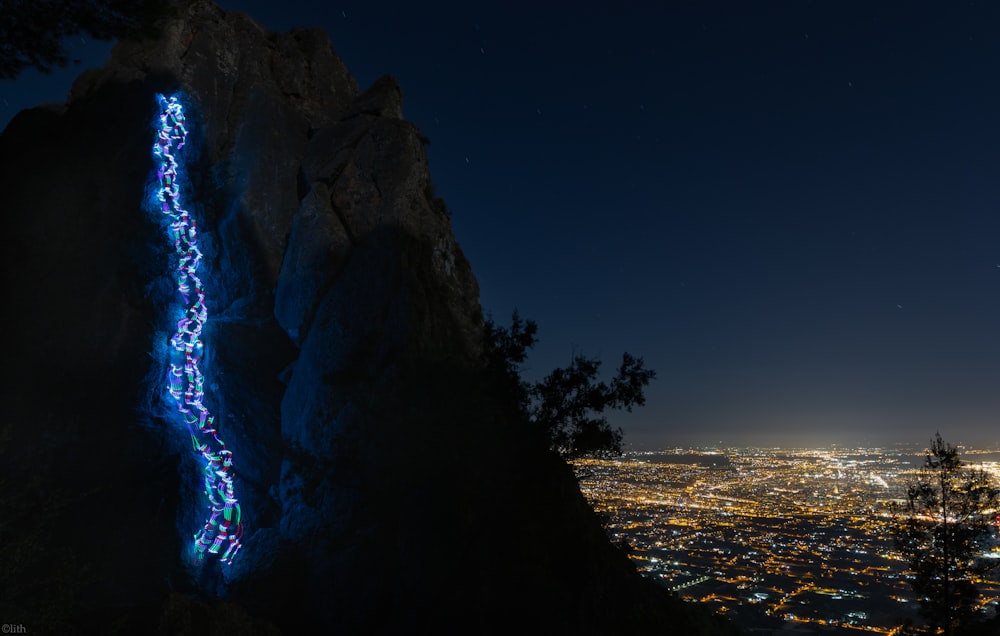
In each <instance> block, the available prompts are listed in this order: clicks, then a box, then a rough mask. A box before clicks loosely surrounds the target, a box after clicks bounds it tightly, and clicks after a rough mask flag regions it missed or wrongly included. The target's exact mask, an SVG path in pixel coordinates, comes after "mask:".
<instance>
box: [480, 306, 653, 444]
mask: <svg viewBox="0 0 1000 636" xmlns="http://www.w3.org/2000/svg"><path fill="white" fill-rule="evenodd" d="M537 331H538V326H537V325H536V324H535V323H534V322H533V321H530V320H528V321H523V320H521V318H520V316H519V315H518V313H517V311H515V312H514V314H513V316H512V320H511V327H510V328H509V329H507V328H504V327H498V326H497V325H496V324H494V323H493V321H492V320H487V321H486V329H485V339H486V342H485V344H484V347H483V349H484V352H485V355H486V360H487V365H488V366H489V367H490V368H492V369H494V370H495V372H497V373H498V374H500V376H501V377H502V378H503V380H504V381H505V382H506V383H507V384H508V388H509V390H510V391H511V392H512V394H513V395H514V396H515V400H516V401H517V404H518V407H519V408H520V410H521V411H522V413H523V415H524V416H525V417H526V418H527V419H528V420H529V421H531V422H532V423H534V424H536V425H537V426H538V427H539V429H540V430H541V431H542V432H543V433H544V434H545V436H546V438H547V439H548V441H549V446H550V448H552V450H554V451H556V452H558V453H559V454H560V455H562V456H563V457H566V458H575V457H594V456H609V455H619V454H621V450H622V446H621V445H622V430H621V429H620V428H611V426H610V425H609V424H608V420H607V418H606V417H605V416H604V413H605V412H606V411H608V410H612V409H614V410H617V409H624V410H626V411H631V410H632V407H634V406H642V405H644V404H645V403H646V398H645V395H644V393H643V390H644V389H645V387H646V386H647V385H648V384H649V382H650V381H651V380H653V379H654V378H655V377H656V372H655V371H653V370H652V369H647V368H645V364H644V362H643V359H642V358H637V357H635V356H632V355H631V354H629V353H628V352H625V353H623V354H622V362H621V364H620V365H619V367H618V371H617V374H616V375H615V377H614V378H613V379H612V380H611V382H610V383H607V382H603V381H600V380H599V379H598V374H599V372H600V368H601V361H600V360H598V359H596V358H588V357H586V356H582V355H576V356H574V357H573V359H572V361H571V362H570V365H569V366H567V367H562V368H557V369H554V370H552V372H550V373H549V374H548V375H547V376H545V377H544V378H543V379H542V380H540V381H538V382H534V383H529V382H525V381H524V380H523V378H522V377H521V364H522V363H523V362H524V361H525V360H526V359H527V351H528V349H530V348H531V347H532V346H533V345H534V344H535V343H536V342H537V338H536V337H535V334H536V333H537Z"/></svg>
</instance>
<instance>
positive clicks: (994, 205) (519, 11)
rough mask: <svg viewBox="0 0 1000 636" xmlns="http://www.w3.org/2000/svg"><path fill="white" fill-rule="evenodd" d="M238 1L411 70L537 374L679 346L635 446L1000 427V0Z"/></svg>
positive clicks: (414, 113)
mask: <svg viewBox="0 0 1000 636" xmlns="http://www.w3.org/2000/svg"><path fill="white" fill-rule="evenodd" d="M219 4H220V5H222V6H223V7H225V8H227V9H238V10H242V11H245V12H247V13H248V14H250V15H251V16H253V17H254V18H255V19H257V20H258V21H259V22H261V23H262V24H263V25H264V26H266V27H268V28H271V29H278V30H283V29H286V28H289V27H292V26H307V27H321V28H323V29H325V30H326V31H327V32H328V33H329V34H330V37H331V39H332V41H333V46H334V48H335V50H336V51H337V53H338V54H339V55H340V56H341V58H342V59H343V60H344V61H345V63H346V64H347V66H348V68H349V69H350V70H351V72H352V73H353V74H354V76H355V77H356V78H357V79H358V83H359V84H360V86H361V87H362V89H363V88H366V87H367V86H368V85H370V84H371V83H372V82H373V81H374V80H375V79H376V78H377V77H379V76H380V75H382V74H392V75H394V76H395V77H396V78H397V79H398V80H399V82H400V84H401V86H402V89H403V95H404V103H403V107H404V114H405V116H406V117H407V118H408V119H410V120H411V121H413V122H415V123H416V124H417V126H419V128H420V129H421V130H422V132H423V133H424V134H425V135H426V136H427V137H429V138H430V139H431V145H430V146H429V148H428V153H429V157H430V165H431V173H432V177H433V180H434V183H435V186H436V191H437V194H438V195H439V196H442V197H443V198H444V199H445V200H446V202H447V205H448V207H449V209H450V210H451V212H452V214H453V217H452V221H453V224H454V228H455V232H456V235H457V237H458V240H459V242H460V244H461V245H462V248H463V250H464V251H465V253H466V256H468V258H469V260H470V261H471V263H472V267H473V271H474V272H475V274H476V276H477V278H478V280H479V284H480V288H481V294H482V296H481V297H482V303H483V307H484V309H485V310H486V311H487V312H489V313H491V314H492V315H493V317H494V318H495V319H496V320H497V322H500V323H508V322H509V316H510V313H511V311H512V310H513V309H514V308H515V307H516V308H518V309H519V311H520V313H521V315H522V316H523V317H526V318H531V319H534V320H536V321H537V322H538V324H539V336H540V339H541V341H540V343H539V344H538V345H537V347H536V349H535V352H534V355H532V357H531V358H530V360H529V364H528V369H527V374H528V376H529V377H538V376H540V375H542V374H544V373H545V372H547V371H548V370H549V369H551V368H552V367H554V366H557V365H565V364H567V363H568V362H569V361H570V358H571V356H572V355H573V354H574V353H582V354H585V355H591V356H599V357H601V358H602V359H603V360H605V366H606V367H607V370H608V371H609V372H610V371H611V368H612V367H613V366H614V365H615V364H616V363H617V362H618V360H619V356H620V354H621V352H622V351H623V350H627V351H629V352H631V353H633V354H636V355H641V356H643V357H644V358H645V360H646V362H647V364H648V366H650V367H652V368H654V369H656V371H657V373H658V378H657V380H656V381H655V382H654V383H653V384H652V385H651V386H650V387H649V390H648V394H647V397H648V401H647V405H646V406H645V407H644V408H641V409H639V410H637V411H636V412H634V413H632V414H625V415H623V416H621V417H617V416H616V417H613V418H612V422H613V423H614V424H615V425H620V426H622V427H623V428H624V429H625V433H626V437H625V441H626V445H627V446H629V447H632V448H659V447H667V446H674V445H692V444H696V445H718V444H722V445H733V444H755V445H779V444H780V445H788V446H801V445H818V444H830V443H838V444H841V445H848V446H857V445H865V444H886V443H892V442H903V443H914V444H926V443H927V442H928V440H929V439H930V437H931V436H932V435H933V434H934V432H935V431H936V430H940V431H941V433H942V435H943V436H944V437H945V439H946V440H948V441H953V442H958V443H965V444H974V445H979V446H984V445H988V446H1000V426H998V423H1000V3H995V2H987V1H980V2H974V3H958V2H945V1H940V2H844V1H843V0H836V1H832V0H831V1H815V2H807V1H792V0H788V1H785V2H771V1H768V2H764V1H761V2H753V3H748V2H735V1H733V2H680V1H678V2H669V3H667V2H664V3H653V2H635V3H621V2H614V3H611V2H607V3H594V2H584V1H574V2H560V3H556V2H545V3H540V4H543V5H544V8H538V7H536V6H533V4H535V3H527V2H503V3H500V2H497V3H488V4H487V3H475V4H474V3H453V4H450V5H449V4H445V3H433V2H427V3H413V2H405V3H403V2H400V3H396V2H382V3H369V2H343V3H339V4H338V3H328V4H327V6H324V7H319V6H316V3H315V2H314V0H283V1H282V2H270V1H264V0H257V1H250V0H247V1H239V0H230V1H221V2H219ZM612 4H613V5H615V8H609V7H611V5H612ZM656 4H662V5H667V6H668V7H669V8H660V9H655V8H651V7H652V6H653V5H656ZM745 5H754V6H753V7H747V6H745ZM623 7H624V8H623ZM108 50H109V47H107V46H105V45H101V44H96V43H83V42H81V41H77V42H75V43H74V52H75V54H76V55H78V56H79V57H81V58H82V59H83V60H84V63H83V65H82V66H81V67H75V68H73V69H70V70H68V71H66V72H63V73H57V74H55V75H53V76H52V77H49V78H39V77H38V76H37V75H36V74H27V75H25V76H24V77H22V78H21V79H19V80H17V81H16V82H0V124H4V125H5V124H6V122H7V121H8V120H9V119H10V117H12V116H13V115H14V114H15V113H16V112H17V110H19V109H20V108H23V107H26V106H29V105H33V104H36V103H41V102H47V101H62V100H63V99H64V97H65V94H66V92H67V91H68V88H69V84H70V81H71V78H72V77H74V76H75V75H76V74H77V73H78V72H79V71H80V70H81V69H82V68H83V67H86V66H94V65H99V64H100V63H101V62H103V61H104V59H106V57H107V54H108Z"/></svg>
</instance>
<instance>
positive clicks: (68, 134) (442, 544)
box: [0, 0, 731, 634]
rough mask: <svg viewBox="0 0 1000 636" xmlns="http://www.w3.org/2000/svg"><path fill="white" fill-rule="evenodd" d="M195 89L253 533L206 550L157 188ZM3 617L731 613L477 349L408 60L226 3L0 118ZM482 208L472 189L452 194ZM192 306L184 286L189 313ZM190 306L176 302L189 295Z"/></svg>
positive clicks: (226, 431)
mask: <svg viewBox="0 0 1000 636" xmlns="http://www.w3.org/2000/svg"><path fill="white" fill-rule="evenodd" d="M158 93H165V94H175V93H176V94H179V95H181V96H182V99H183V101H184V103H185V104H186V105H187V106H188V117H189V128H190V131H191V132H190V143H189V147H187V148H186V149H185V157H186V161H188V163H189V165H190V168H189V173H188V177H187V183H186V189H185V196H186V198H187V200H188V201H189V202H190V203H189V204H190V206H191V209H192V210H193V211H194V212H195V213H196V215H197V216H198V218H199V223H200V231H201V236H202V250H203V251H204V253H205V261H204V267H205V270H204V274H203V278H204V281H205V288H206V293H207V296H208V312H209V322H208V323H207V326H206V333H205V341H206V343H207V345H206V354H205V358H204V370H205V373H206V392H207V394H208V396H209V397H208V400H209V402H210V404H211V407H212V409H213V411H214V412H215V414H216V415H217V416H218V420H219V429H220V433H221V435H222V436H223V437H224V438H225V440H226V442H227V444H228V446H229V448H231V449H232V451H233V455H234V468H235V474H236V492H237V495H238V497H239V498H240V502H241V504H242V510H243V522H244V526H245V531H246V534H245V536H244V547H243V549H242V551H241V552H240V554H239V556H238V557H237V559H236V560H235V562H234V563H233V564H232V565H228V566H227V565H223V564H220V563H218V562H217V561H212V560H211V559H210V560H209V561H208V562H206V563H203V564H201V565H198V566H195V565H193V564H192V563H191V560H190V554H191V545H190V544H191V540H190V537H191V536H192V534H193V533H194V532H195V531H196V530H197V529H198V527H199V526H200V524H202V523H203V520H204V498H203V495H202V493H201V484H200V477H199V474H200V473H199V471H200V469H201V468H200V465H199V463H198V457H197V456H196V454H195V453H193V452H192V450H191V445H190V444H191V443H190V439H189V438H188V437H187V434H186V433H185V432H184V431H182V430H180V429H179V428H178V427H177V426H176V423H175V422H174V421H173V420H172V419H171V417H170V416H169V407H170V405H169V404H168V403H167V399H166V396H165V391H164V374H165V366H164V365H165V362H164V359H163V356H162V351H163V348H164V344H163V343H164V342H165V340H166V338H168V337H169V334H170V332H171V330H172V329H173V325H172V322H171V317H172V316H174V313H175V307H176V298H175V296H176V293H175V292H174V291H173V289H172V285H173V284H174V281H173V280H172V279H171V276H170V274H169V272H170V259H171V255H172V252H171V250H170V246H169V243H168V242H167V241H166V239H165V234H164V227H163V225H162V224H161V223H160V222H159V221H158V220H157V219H156V218H155V216H154V215H153V214H151V213H150V211H149V210H148V206H145V205H144V201H147V200H148V196H149V188H150V184H151V180H154V179H155V176H154V173H153V169H154V168H153V166H154V162H153V158H152V156H151V148H152V142H153V136H154V134H155V131H154V127H153V124H152V122H153V118H154V116H155V114H156V108H157V105H156V99H155V96H156V94H158ZM0 198H2V201H3V204H2V208H0V209H2V214H3V221H4V225H5V226H6V228H7V232H6V233H5V238H6V241H5V249H4V252H3V267H4V272H5V282H6V292H7V294H6V296H7V304H6V306H7V308H8V309H7V311H6V312H5V314H6V316H5V317H6V322H7V325H8V326H7V328H6V329H5V330H4V333H5V336H6V338H5V343H4V349H5V358H4V360H5V364H4V365H3V366H4V369H3V383H2V400H3V404H4V406H5V409H4V412H5V417H4V419H3V422H2V424H0V453H2V455H3V456H2V461H0V506H2V508H3V510H4V511H5V516H4V518H3V519H2V520H0V538H2V543H0V615H2V617H3V620H4V622H6V623H23V624H24V625H25V626H26V627H27V628H28V629H29V630H31V631H32V632H33V633H36V632H37V633H45V632H53V633H82V634H86V633H121V634H126V633H139V632H138V631H137V630H143V631H146V630H151V629H159V630H160V632H161V633H189V634H199V633H216V632H218V633H222V632H223V631H226V633H247V634H249V633H262V634H263V633H267V634H273V633H287V634H291V633H299V631H298V630H299V629H302V628H314V629H323V630H325V632H328V633H334V632H336V633H416V632H418V631H420V630H423V629H434V630H443V631H446V632H449V633H453V632H463V633H507V632H509V631H513V630H518V631H522V630H524V629H528V630H529V631H531V632H539V631H543V630H551V631H552V632H554V633H593V634H609V633H678V634H711V633H728V631H729V630H730V629H731V628H730V627H729V626H728V625H726V624H724V623H719V622H717V621H716V620H715V619H714V618H713V617H711V616H710V615H708V614H706V613H703V612H698V611H696V609H695V608H690V607H688V606H686V605H685V604H683V603H680V602H679V601H676V600H674V599H673V598H672V597H670V596H669V595H667V594H666V593H665V592H663V591H662V590H660V589H659V588H657V587H656V586H654V585H653V584H652V583H649V582H648V581H646V580H644V579H642V578H641V577H639V576H638V575H637V574H636V573H635V571H634V569H633V568H632V566H631V565H630V563H629V562H628V560H627V558H626V557H625V556H624V555H623V554H622V553H621V552H620V551H619V550H618V549H617V548H615V547H613V546H612V545H611V544H610V543H609V542H608V541H607V539H606V538H605V536H604V534H603V531H602V529H601V527H600V524H599V521H598V519H597V518H596V516H595V515H594V513H593V512H592V511H591V510H590V508H589V507H588V506H587V504H586V503H585V501H584V500H583V498H582V496H581V495H580V492H579V490H578V488H577V485H576V482H575V480H574V478H573V476H572V474H571V472H570V471H569V469H568V468H567V467H566V465H565V464H564V463H563V462H562V461H561V460H560V459H558V458H557V457H554V456H553V455H551V454H550V453H549V452H548V451H547V450H546V449H545V447H544V444H542V443H541V442H540V440H539V439H537V438H536V437H535V435H534V434H533V433H532V431H530V430H528V429H527V428H526V426H525V425H524V424H523V423H522V422H519V421H518V420H517V418H516V417H514V415H513V414H512V412H511V410H510V409H509V408H507V401H506V399H505V398H504V396H503V395H499V394H498V393H497V391H496V387H495V386H494V385H493V384H491V382H490V380H489V376H488V374H485V373H484V372H483V369H482V368H481V364H480V360H479V358H480V356H479V349H480V343H481V338H482V313H481V310H480V307H479V300H478V288H477V284H476V280H475V278H474V276H473V274H472V270H471V268H470V265H469V263H468V261H467V260H466V258H465V257H464V256H463V254H462V251H461V249H460V248H459V246H458V244H457V243H456V241H455V238H454V236H453V234H452V230H451V226H450V224H449V220H448V214H447V211H446V209H445V207H444V204H443V202H441V201H440V200H438V199H435V198H434V197H433V195H432V188H431V182H430V177H429V173H428V167H427V159H426V156H425V154H424V149H423V141H422V138H421V135H420V133H419V131H418V130H417V129H416V128H415V127H414V126H413V124H411V123H409V122H407V121H406V120H404V119H403V118H402V109H401V96H400V89H399V87H398V86H397V84H396V83H395V81H394V80H393V79H392V78H390V77H385V78H382V79H380V80H379V81H377V82H376V83H375V84H373V85H372V86H371V87H369V88H368V89H367V90H365V91H363V92H362V91H360V90H359V89H358V86H357V85H356V82H355V81H354V79H353V78H352V77H351V75H350V74H349V72H348V71H347V69H346V68H345V67H344V65H343V63H342V62H341V61H340V60H339V59H338V58H337V57H336V55H335V54H334V52H333V49H332V48H331V45H330V43H329V41H328V39H327V37H326V36H325V34H323V33H322V32H320V31H316V30H297V31H291V32H288V33H283V34H271V33H268V32H266V31H265V30H263V29H262V28H261V27H260V26H258V25H257V24H256V23H254V22H253V21H252V20H251V19H250V18H248V17H247V16H244V15H241V14H239V13H227V12H224V11H223V10H221V9H219V8H218V7H216V6H215V5H213V4H212V3H210V2H207V1H202V0H194V1H190V2H186V3H184V4H182V5H181V7H180V8H179V10H178V12H177V14H176V15H175V16H174V17H172V18H171V19H170V20H168V21H167V22H166V23H165V25H164V29H163V31H162V34H161V36H160V37H159V38H158V39H156V40H153V41H142V42H123V43H120V44H119V45H118V46H117V47H116V49H115V51H114V54H113V58H112V60H111V62H110V63H109V64H108V65H107V66H106V67H104V68H102V69H99V70H96V71H89V72H86V73H84V74H83V75H82V76H81V77H80V78H79V79H78V80H77V82H76V83H75V85H74V87H73V90H72V93H71V95H70V96H69V98H68V101H67V104H65V105H60V106H49V107H40V108H36V109H32V110H28V111H25V112H22V113H21V114H19V115H18V116H17V117H16V118H15V119H14V120H13V121H12V122H11V124H10V125H9V126H8V128H7V129H6V130H5V131H4V132H3V134H2V136H0ZM464 213H469V214H471V213H474V211H465V212H464ZM172 312H174V313H172ZM174 317H175V316H174Z"/></svg>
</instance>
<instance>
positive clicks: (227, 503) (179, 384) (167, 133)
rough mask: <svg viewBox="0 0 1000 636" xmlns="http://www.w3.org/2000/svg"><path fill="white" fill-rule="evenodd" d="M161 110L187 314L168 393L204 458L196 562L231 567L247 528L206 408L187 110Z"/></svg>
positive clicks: (161, 147) (158, 148)
mask: <svg viewBox="0 0 1000 636" xmlns="http://www.w3.org/2000/svg"><path fill="white" fill-rule="evenodd" d="M157 100H158V102H159V106H160V116H159V131H158V134H157V137H156V142H155V143H154V144H153V156H154V157H155V158H156V160H157V162H158V163H159V165H158V168H157V180H158V182H159V188H158V189H157V191H156V195H155V201H156V203H157V205H158V207H159V209H160V211H161V212H162V213H163V214H164V215H166V216H167V217H168V219H169V226H168V228H169V229H168V235H169V237H170V240H171V242H172V244H173V246H174V253H175V255H176V257H177V258H176V271H175V276H176V278H177V291H178V292H180V296H181V298H182V299H183V305H184V306H183V316H182V317H181V318H180V320H178V321H177V331H176V332H175V333H174V335H173V336H172V337H171V338H170V359H169V366H170V369H169V371H168V377H167V391H168V392H169V393H170V397H171V398H173V401H174V402H175V403H176V405H177V411H178V413H179V414H180V415H181V419H182V420H183V421H184V423H185V425H186V426H187V429H188V433H189V434H190V435H191V443H192V445H193V446H194V450H195V451H197V452H198V453H200V454H201V456H202V457H203V458H204V460H205V467H204V469H203V471H202V473H203V478H204V487H205V495H206V496H207V498H208V505H209V508H210V512H209V515H208V519H207V521H206V522H205V525H204V527H203V528H201V530H199V531H198V532H197V533H195V535H194V552H195V553H194V558H195V562H196V563H200V562H201V561H202V560H203V559H204V558H205V552H206V550H207V551H208V552H209V553H210V554H219V553H220V552H221V557H220V558H221V559H222V561H223V562H224V563H232V561H233V558H235V557H236V554H237V553H238V552H239V551H240V547H241V543H240V539H241V538H242V536H243V524H242V519H241V510H240V504H239V501H238V500H237V499H236V496H235V494H234V488H233V453H232V452H231V451H229V450H228V449H226V444H225V443H224V442H223V441H222V440H221V439H219V435H218V431H217V430H216V428H215V418H214V417H213V416H212V415H211V414H210V413H209V411H208V408H206V407H205V404H204V398H205V393H204V385H205V378H204V376H203V375H202V372H201V368H200V363H201V359H202V355H203V352H204V344H203V343H202V341H201V333H202V329H203V328H204V326H205V322H206V321H207V320H208V311H207V310H206V308H205V290H204V287H203V285H202V282H201V279H200V278H199V277H198V267H199V265H200V264H201V258H202V253H201V250H200V249H198V232H197V226H196V223H195V220H194V218H192V216H191V214H190V213H189V212H188V211H187V210H185V209H184V207H183V206H182V205H181V195H180V187H179V184H178V181H179V172H180V168H181V166H180V164H179V163H178V161H177V153H179V152H180V150H181V149H182V148H183V147H184V143H185V140H186V138H187V134H188V131H187V128H186V127H185V125H184V121H185V119H184V108H183V106H182V105H181V103H180V102H179V100H178V99H177V97H175V96H172V97H164V96H163V95H157Z"/></svg>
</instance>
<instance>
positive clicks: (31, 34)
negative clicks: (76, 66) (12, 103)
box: [0, 0, 174, 79]
mask: <svg viewBox="0 0 1000 636" xmlns="http://www.w3.org/2000/svg"><path fill="white" fill-rule="evenodd" d="M172 4H174V3H173V2H172V1H171V0H0V79H14V78H15V77H17V76H18V75H20V74H21V72H22V71H24V70H25V69H28V68H34V69H36V70H39V71H41V72H43V73H48V72H51V71H52V70H53V69H56V68H62V67H65V66H67V65H68V64H69V62H70V60H69V56H68V54H67V51H66V38H68V37H70V36H74V35H82V34H86V35H89V36H90V37H92V38H95V39H97V40H113V39H116V38H122V37H136V36H140V35H152V34H154V33H155V32H156V28H155V24H156V22H157V20H158V19H159V18H161V17H162V16H164V15H166V14H167V12H168V9H169V7H170V6H171V5H172Z"/></svg>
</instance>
